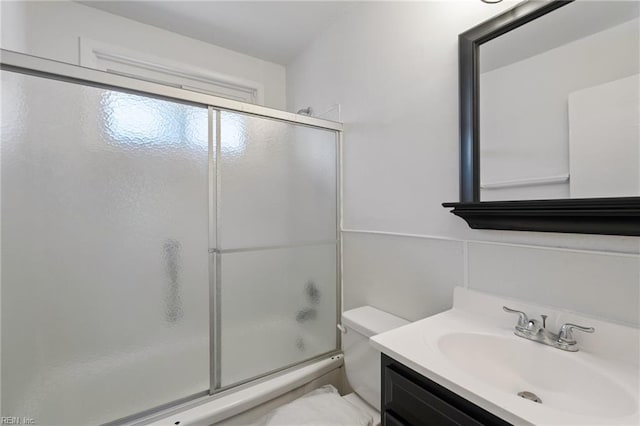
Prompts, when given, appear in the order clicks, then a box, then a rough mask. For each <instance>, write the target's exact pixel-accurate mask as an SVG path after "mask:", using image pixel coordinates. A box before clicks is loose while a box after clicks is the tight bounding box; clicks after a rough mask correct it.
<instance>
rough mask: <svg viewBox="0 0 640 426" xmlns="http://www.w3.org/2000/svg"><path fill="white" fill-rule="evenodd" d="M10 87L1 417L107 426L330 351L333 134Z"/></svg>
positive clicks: (26, 72) (158, 94)
mask: <svg viewBox="0 0 640 426" xmlns="http://www.w3.org/2000/svg"><path fill="white" fill-rule="evenodd" d="M0 74H1V84H2V86H1V90H2V92H1V95H2V96H1V97H2V110H1V114H2V115H1V120H2V132H1V150H0V161H1V163H0V167H1V216H0V217H1V234H0V235H1V244H2V245H1V279H2V281H1V293H0V294H1V321H2V323H1V333H2V334H1V347H0V349H1V361H2V362H1V375H2V388H1V406H0V409H1V412H2V413H1V415H2V416H18V417H21V418H22V417H26V418H31V419H34V421H35V422H37V423H38V424H64V425H71V424H99V423H105V422H111V421H114V420H117V419H122V418H125V417H130V416H135V415H137V414H139V413H144V412H148V411H149V410H153V409H154V408H156V407H161V406H167V405H168V404H169V405H170V404H172V403H176V402H180V401H185V400H189V399H193V398H197V397H202V396H204V395H206V394H208V393H211V394H213V393H216V392H218V391H220V390H224V389H227V388H230V387H233V386H236V385H238V384H242V383H245V382H248V381H252V380H254V379H256V378H259V377H262V376H265V375H268V374H271V373H274V372H277V371H279V370H283V369H285V368H287V367H291V366H294V365H296V364H299V363H301V362H304V361H307V360H310V359H314V358H318V357H322V356H328V355H331V354H333V353H335V352H336V351H337V350H338V349H339V334H338V333H337V331H336V319H337V315H338V313H339V309H338V308H339V305H340V297H339V296H340V291H339V290H340V274H339V271H340V268H339V259H340V252H339V250H340V240H339V232H338V227H339V214H338V212H339V185H338V182H339V145H340V130H341V127H340V125H339V124H337V123H332V122H328V121H323V120H318V119H314V118H310V117H301V116H296V115H294V114H289V113H285V112H282V111H275V110H271V109H268V108H263V107H257V106H254V105H247V104H243V103H239V102H235V101H230V100H226V99H221V98H217V97H213V96H209V95H204V94H198V93H193V92H188V91H185V90H181V89H176V88H169V87H165V86H161V85H157V84H154V83H149V82H144V81H138V80H135V79H130V78H127V77H122V76H115V75H111V74H107V73H102V72H98V71H94V70H88V69H82V68H80V67H75V66H71V65H66V64H60V63H56V62H52V61H47V60H42V59H37V58H32V57H27V56H24V55H20V54H16V53H13V52H7V51H2V71H0Z"/></svg>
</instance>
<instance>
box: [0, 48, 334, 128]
mask: <svg viewBox="0 0 640 426" xmlns="http://www.w3.org/2000/svg"><path fill="white" fill-rule="evenodd" d="M0 69H3V70H7V71H15V72H20V73H22V74H31V75H36V76H40V77H47V78H52V79H56V80H64V81H70V82H75V83H82V84H85V85H90V86H98V87H102V88H107V89H109V88H114V89H118V90H123V89H124V90H129V91H132V92H135V93H142V94H145V95H151V96H155V97H160V98H164V99H168V100H173V101H178V102H183V103H188V104H192V105H197V106H202V107H209V106H211V107H214V108H215V109H221V110H226V111H234V112H243V113H247V114H251V115H256V116H261V117H267V118H273V119H276V120H281V121H286V122H289V123H296V124H302V125H305V126H310V127H317V128H321V129H327V130H335V131H338V132H340V131H342V130H343V126H342V123H338V122H335V121H330V120H323V119H321V118H315V117H309V116H306V115H299V114H294V113H292V112H287V111H282V110H278V109H274V108H268V107H264V106H260V105H254V104H248V103H245V102H239V101H234V100H232V99H226V98H221V97H219V96H214V95H209V94H206V93H199V92H192V91H190V90H186V89H182V88H178V87H172V86H165V85H162V84H159V83H153V82H150V81H146V80H140V79H136V78H133V77H125V76H122V75H119V74H112V73H108V72H105V71H99V70H95V69H91V68H86V67H81V66H78V65H71V64H68V63H65V62H58V61H54V60H51V59H44V58H40V57H37V56H31V55H26V54H24V53H18V52H14V51H11V50H6V49H0Z"/></svg>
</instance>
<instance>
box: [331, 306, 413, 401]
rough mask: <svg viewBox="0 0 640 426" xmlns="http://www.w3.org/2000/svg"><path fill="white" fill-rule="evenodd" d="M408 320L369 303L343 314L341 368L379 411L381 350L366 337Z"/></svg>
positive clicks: (403, 323) (355, 387)
mask: <svg viewBox="0 0 640 426" xmlns="http://www.w3.org/2000/svg"><path fill="white" fill-rule="evenodd" d="M408 323H409V322H408V321H407V320H404V319H402V318H399V317H397V316H395V315H391V314H389V313H387V312H383V311H381V310H379V309H376V308H373V307H371V306H363V307H360V308H356V309H351V310H348V311H345V312H343V313H342V326H343V327H344V328H345V329H346V333H344V334H343V335H342V346H343V350H344V368H345V373H346V375H347V380H348V381H349V384H350V385H351V387H352V388H353V390H354V391H355V393H357V394H358V395H359V396H360V397H361V398H362V399H364V400H365V401H366V402H368V403H369V405H371V406H373V407H375V408H376V409H377V410H378V411H380V398H381V394H380V352H379V351H377V350H376V349H375V348H374V347H373V346H371V344H370V343H369V337H371V336H375V335H376V334H380V333H383V332H385V331H389V330H391V329H394V328H397V327H400V326H402V325H405V324H408Z"/></svg>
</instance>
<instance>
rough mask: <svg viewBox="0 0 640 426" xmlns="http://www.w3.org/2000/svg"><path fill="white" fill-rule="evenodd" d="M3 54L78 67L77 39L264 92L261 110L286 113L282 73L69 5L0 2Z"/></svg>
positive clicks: (279, 69) (233, 54) (195, 42)
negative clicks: (251, 85) (243, 82)
mask: <svg viewBox="0 0 640 426" xmlns="http://www.w3.org/2000/svg"><path fill="white" fill-rule="evenodd" d="M0 14H1V15H2V17H1V22H2V33H1V38H0V45H1V47H2V48H3V49H8V50H14V51H17V52H22V53H28V54H30V55H35V56H41V57H45V58H50V59H55V60H58V61H62V62H68V63H71V64H75V65H78V64H79V37H86V38H89V39H92V40H95V41H98V42H103V43H108V44H112V45H114V46H119V47H124V48H126V49H129V50H131V51H138V52H144V53H145V54H146V55H150V56H153V57H157V58H162V59H166V60H169V61H171V62H173V63H182V64H185V65H187V66H192V67H197V68H201V69H206V70H209V71H211V72H215V73H219V74H223V75H227V76H230V77H233V78H236V79H242V80H249V81H255V82H257V83H259V84H261V85H263V86H264V104H265V106H268V107H272V108H277V109H285V108H286V94H285V89H286V84H285V69H284V67H283V66H282V65H279V64H275V63H272V62H267V61H263V60H261V59H257V58H254V57H252V56H247V55H243V54H241V53H237V52H234V51H231V50H228V49H224V48H221V47H218V46H214V45H212V44H209V43H205V42H202V41H199V40H195V39H192V38H188V37H184V36H181V35H178V34H175V33H172V32H169V31H165V30H161V29H159V28H157V27H153V26H150V25H146V24H141V23H139V22H136V21H133V20H130V19H126V18H122V17H120V16H116V15H112V14H110V13H106V12H103V11H100V10H98V9H94V8H91V7H88V6H84V5H81V4H78V3H72V2H69V1H44V2H40V1H19V2H15V1H2V2H1V3H0Z"/></svg>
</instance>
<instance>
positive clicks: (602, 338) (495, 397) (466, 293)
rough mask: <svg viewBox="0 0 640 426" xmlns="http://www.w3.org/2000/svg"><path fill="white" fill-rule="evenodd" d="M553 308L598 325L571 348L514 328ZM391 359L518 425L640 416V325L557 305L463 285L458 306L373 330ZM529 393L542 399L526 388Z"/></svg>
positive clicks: (564, 318)
mask: <svg viewBox="0 0 640 426" xmlns="http://www.w3.org/2000/svg"><path fill="white" fill-rule="evenodd" d="M505 305H506V306H509V307H511V308H514V309H518V310H521V311H524V312H526V313H527V314H528V315H529V317H530V318H535V317H537V316H539V315H540V314H546V315H548V320H547V328H548V329H550V330H553V331H557V330H558V329H559V328H560V326H561V325H562V324H564V323H575V324H581V325H586V326H592V327H595V329H596V332H595V333H594V334H584V333H579V332H576V333H574V335H575V338H576V340H577V341H578V345H579V347H580V350H579V351H578V352H567V351H563V350H560V349H557V348H553V347H550V346H546V345H543V344H540V343H536V342H532V341H529V340H526V339H523V338H520V337H517V336H515V335H514V334H513V329H514V326H515V324H516V320H517V317H515V316H513V315H509V314H507V313H505V312H503V310H502V306H505ZM371 344H372V345H373V346H374V347H376V348H377V349H378V350H380V351H382V352H383V353H385V354H386V355H388V356H390V357H391V358H393V359H395V360H396V361H399V362H401V363H403V364H405V365H406V366H408V367H410V368H412V369H413V370H415V371H416V372H418V373H420V374H422V375H423V376H425V377H427V378H429V379H431V380H433V381H435V382H437V383H439V384H441V385H442V386H444V387H446V388H448V389H450V390H451V391H453V392H455V393H457V394H459V395H460V396H462V397H464V398H466V399H467V400H469V401H471V402H473V403H474V404H476V405H478V406H480V407H481V408H484V409H485V410H487V411H489V412H491V413H493V414H495V415H497V416H499V417H501V418H503V419H505V420H507V421H509V422H511V423H513V424H517V425H522V424H540V425H544V424H554V425H597V424H599V425H636V426H637V425H638V424H640V412H639V405H640V402H639V401H640V366H639V357H640V330H638V329H636V328H633V327H628V326H623V325H618V324H613V323H609V322H605V321H601V320H597V319H594V318H590V317H586V316H582V315H579V314H575V313H571V312H566V311H562V310H558V309H554V308H546V307H542V306H539V305H535V304H530V303H526V302H522V301H517V300H513V299H506V298H501V297H496V296H492V295H488V294H484V293H479V292H476V291H472V290H467V289H463V288H456V290H455V293H454V306H453V308H452V309H451V310H449V311H446V312H443V313H441V314H438V315H434V316H432V317H429V318H426V319H423V320H420V321H416V322H414V323H411V324H408V325H406V326H403V327H400V328H396V329H394V330H391V331H388V332H386V333H382V334H379V335H377V336H373V337H372V338H371ZM522 391H528V392H532V393H534V394H535V395H536V396H538V397H539V398H540V399H541V400H542V403H541V404H539V403H536V402H533V401H531V400H527V399H523V398H521V397H519V396H518V395H517V394H518V393H519V392H522Z"/></svg>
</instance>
